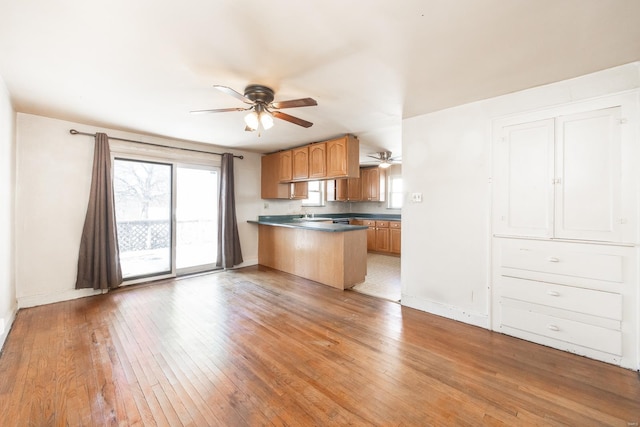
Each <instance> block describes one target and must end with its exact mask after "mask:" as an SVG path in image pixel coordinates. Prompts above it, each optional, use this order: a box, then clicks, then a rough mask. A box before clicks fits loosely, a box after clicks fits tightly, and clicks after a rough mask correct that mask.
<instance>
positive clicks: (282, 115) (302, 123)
mask: <svg viewBox="0 0 640 427" xmlns="http://www.w3.org/2000/svg"><path fill="white" fill-rule="evenodd" d="M272 114H273V116H274V117H276V118H278V119H280V120H286V121H287V122H291V123H293V124H296V125H298V126H302V127H305V128H310V127H311V126H313V123H311V122H308V121H306V120H302V119H300V118H298V117H293V116H290V115H289V114H285V113H282V112H280V111H273V112H272Z"/></svg>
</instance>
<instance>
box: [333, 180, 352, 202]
mask: <svg viewBox="0 0 640 427" xmlns="http://www.w3.org/2000/svg"><path fill="white" fill-rule="evenodd" d="M335 182H336V200H337V201H340V202H346V201H347V200H349V180H348V179H336V181H335Z"/></svg>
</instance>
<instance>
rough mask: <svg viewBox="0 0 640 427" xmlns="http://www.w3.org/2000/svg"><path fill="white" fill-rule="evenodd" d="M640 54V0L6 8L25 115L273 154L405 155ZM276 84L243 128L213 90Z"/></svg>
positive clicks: (145, 1) (5, 40) (19, 4)
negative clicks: (348, 151)
mask: <svg viewBox="0 0 640 427" xmlns="http://www.w3.org/2000/svg"><path fill="white" fill-rule="evenodd" d="M636 60H640V1H638V0H402V1H389V0H349V1H345V0H304V1H294V0H271V1H264V0H260V1H258V0H183V1H180V2H178V1H171V0H110V1H96V0H85V1H79V0H56V1H52V0H20V1H16V0H0V76H1V77H2V79H4V81H5V83H6V85H7V87H8V89H9V92H10V93H11V97H12V101H13V104H14V107H15V108H16V110H17V111H20V112H26V113H33V114H38V115H43V116H47V117H53V118H59V119H64V120H70V121H75V122H80V123H86V124H87V125H88V126H87V127H86V128H84V129H79V130H82V131H88V132H91V131H92V130H93V129H92V128H91V125H95V126H103V127H108V128H113V129H121V130H126V131H133V132H137V133H143V134H149V135H158V136H165V137H170V138H176V139H183V140H189V141H199V142H206V143H212V144H216V145H221V146H228V147H234V148H238V149H239V148H242V149H247V150H253V151H257V152H271V151H275V150H278V149H282V148H287V147H291V146H295V145H301V144H303V143H308V142H313V141H319V140H323V139H328V138H331V137H334V136H337V135H340V134H344V133H353V134H355V135H357V136H358V137H359V139H360V141H361V145H362V146H363V151H368V152H374V151H380V150H382V149H385V150H391V151H393V153H394V155H395V154H399V153H400V150H401V120H402V119H403V118H407V117H411V116H415V115H419V114H424V113H428V112H432V111H436V110H440V109H443V108H447V107H451V106H454V105H459V104H463V103H467V102H471V101H475V100H479V99H484V98H489V97H493V96H497V95H501V94H505V93H509V92H514V91H517V90H522V89H526V88H530V87H534V86H539V85H542V84H546V83H550V82H554V81H558V80H563V79H566V78H571V77H576V76H579V75H583V74H587V73H590V72H594V71H598V70H601V69H605V68H609V67H612V66H616V65H621V64H625V63H629V62H633V61H636ZM250 83H259V84H264V85H268V86H270V87H272V88H273V89H274V90H275V91H276V101H281V100H288V99H296V98H303V97H312V98H315V99H316V100H317V101H318V106H317V107H305V108H296V109H287V110H285V111H286V112H287V113H288V114H292V115H295V116H298V117H300V118H303V119H305V120H308V121H311V122H313V123H314V126H313V127H311V128H309V129H304V128H301V127H298V126H296V125H293V124H290V123H288V122H284V121H279V120H276V125H275V126H274V127H273V128H272V129H270V130H269V131H265V132H262V134H261V136H258V135H257V133H251V132H245V131H244V124H243V119H242V118H243V115H244V113H242V112H230V113H220V114H210V115H193V114H190V113H189V111H190V110H198V109H208V108H225V107H242V106H244V105H243V104H242V103H241V102H240V101H238V100H237V99H235V98H232V97H230V96H229V95H226V94H224V93H222V92H219V91H217V90H215V89H214V88H213V87H212V85H214V84H220V85H226V86H230V87H232V88H234V89H235V90H237V91H239V92H243V90H244V87H245V86H246V85H247V84H250Z"/></svg>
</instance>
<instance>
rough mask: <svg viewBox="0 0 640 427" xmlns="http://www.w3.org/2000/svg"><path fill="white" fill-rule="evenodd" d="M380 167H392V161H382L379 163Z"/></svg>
mask: <svg viewBox="0 0 640 427" xmlns="http://www.w3.org/2000/svg"><path fill="white" fill-rule="evenodd" d="M378 167H379V168H382V169H386V168H388V167H391V163H389V162H387V161H384V162H382V163H380V164H379V165H378Z"/></svg>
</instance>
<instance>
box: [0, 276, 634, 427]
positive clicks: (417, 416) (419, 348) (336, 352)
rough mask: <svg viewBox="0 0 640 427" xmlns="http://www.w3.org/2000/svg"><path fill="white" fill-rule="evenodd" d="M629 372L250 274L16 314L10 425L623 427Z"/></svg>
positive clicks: (290, 280) (630, 412) (9, 348)
mask: <svg viewBox="0 0 640 427" xmlns="http://www.w3.org/2000/svg"><path fill="white" fill-rule="evenodd" d="M639 421H640V380H639V378H638V374H637V373H636V372H633V371H630V370H625V369H621V368H618V367H615V366H611V365H607V364H605V363H600V362H596V361H593V360H589V359H586V358H582V357H579V356H575V355H571V354H568V353H565V352H561V351H558V350H554V349H550V348H546V347H543V346H539V345H536V344H532V343H529V342H526V341H521V340H518V339H516V338H512V337H508V336H504V335H500V334H497V333H494V332H491V331H488V330H484V329H481V328H477V327H473V326H469V325H466V324H463V323H459V322H455V321H452V320H448V319H444V318H440V317H437V316H434V315H430V314H427V313H424V312H420V311H416V310H412V309H409V308H405V307H402V306H401V305H400V304H397V303H393V302H390V301H386V300H383V299H379V298H373V297H370V296H367V295H363V294H359V293H357V292H351V291H341V290H337V289H333V288H330V287H327V286H323V285H319V284H316V283H313V282H310V281H307V280H304V279H300V278H297V277H294V276H291V275H287V274H283V273H279V272H276V271H273V270H269V269H266V268H262V267H250V268H247V269H242V270H238V271H228V272H219V273H214V274H207V275H201V276H196V277H189V278H183V279H179V280H171V281H166V282H160V283H157V284H153V285H147V286H138V287H130V288H128V289H123V290H118V291H115V292H111V293H109V294H106V295H101V296H97V297H90V298H84V299H80V300H74V301H68V302H62V303H58V304H51V305H47V306H41V307H35V308H30V309H24V310H21V311H19V313H18V315H17V318H16V320H15V323H14V325H13V329H12V331H11V333H10V335H9V337H8V339H7V342H6V343H5V348H4V351H3V354H2V356H1V357H0V425H2V426H4V427H9V426H27V425H33V426H54V425H55V426H57V425H71V426H93V425H107V424H108V425H121V426H128V425H162V426H182V425H193V426H258V425H290V426H313V425H315V426H323V425H331V426H335V425H356V426H360V425H363V426H368V425H384V426H390V425H393V426H425V425H436V426H440V425H470V426H477V425H492V426H496V425H508V426H514V425H552V426H553V425H558V426H559V425H571V426H602V425H614V426H625V427H628V426H636V425H637V423H638V422H639Z"/></svg>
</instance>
